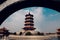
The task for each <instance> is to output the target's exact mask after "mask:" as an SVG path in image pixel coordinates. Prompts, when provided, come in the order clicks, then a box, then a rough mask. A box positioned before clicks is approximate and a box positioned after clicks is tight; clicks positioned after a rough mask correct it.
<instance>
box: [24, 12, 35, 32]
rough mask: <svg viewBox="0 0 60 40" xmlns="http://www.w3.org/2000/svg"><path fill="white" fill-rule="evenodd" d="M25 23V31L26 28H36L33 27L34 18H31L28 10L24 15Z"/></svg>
mask: <svg viewBox="0 0 60 40" xmlns="http://www.w3.org/2000/svg"><path fill="white" fill-rule="evenodd" d="M25 17H26V18H25V24H24V26H25V27H24V28H23V29H24V30H25V31H27V30H35V29H36V28H34V21H33V20H34V18H33V15H32V14H30V12H29V13H28V14H26V15H25Z"/></svg>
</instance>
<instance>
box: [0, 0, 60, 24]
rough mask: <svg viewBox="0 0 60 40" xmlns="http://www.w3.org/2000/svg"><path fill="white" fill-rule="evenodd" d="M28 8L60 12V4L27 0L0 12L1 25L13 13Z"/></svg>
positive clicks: (40, 0)
mask: <svg viewBox="0 0 60 40" xmlns="http://www.w3.org/2000/svg"><path fill="white" fill-rule="evenodd" d="M27 7H47V8H51V9H54V10H56V11H59V12H60V2H56V1H51V0H50V1H48V0H27V1H22V2H16V3H13V4H11V5H9V6H7V7H6V8H4V9H3V10H2V11H1V12H0V25H1V24H2V22H3V21H4V20H5V19H6V18H7V17H8V16H10V15H11V14H12V13H14V12H16V11H18V10H20V9H22V8H27Z"/></svg>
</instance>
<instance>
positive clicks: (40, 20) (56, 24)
mask: <svg viewBox="0 0 60 40" xmlns="http://www.w3.org/2000/svg"><path fill="white" fill-rule="evenodd" d="M29 12H30V13H31V14H33V15H34V24H35V25H34V27H35V28H36V31H40V32H56V29H57V28H60V18H59V17H60V13H59V12H57V11H55V10H52V9H49V8H44V7H29V8H24V9H21V10H18V11H16V12H15V13H13V14H12V15H10V16H9V17H8V18H7V19H6V20H5V21H4V22H3V23H2V25H1V27H6V28H7V29H9V30H10V31H11V32H15V31H16V32H17V31H21V30H22V28H23V27H24V21H25V15H26V14H27V13H29Z"/></svg>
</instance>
